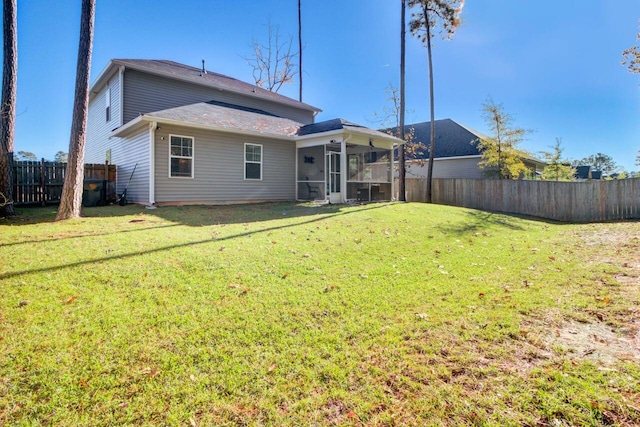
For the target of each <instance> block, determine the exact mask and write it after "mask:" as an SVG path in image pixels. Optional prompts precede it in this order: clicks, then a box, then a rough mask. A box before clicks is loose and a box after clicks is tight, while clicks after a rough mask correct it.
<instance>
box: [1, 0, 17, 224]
mask: <svg viewBox="0 0 640 427" xmlns="http://www.w3.org/2000/svg"><path fill="white" fill-rule="evenodd" d="M2 17H3V23H2V30H3V31H2V33H3V40H4V41H3V43H4V50H3V52H4V57H3V66H2V109H1V110H0V193H2V195H3V196H4V197H0V216H3V217H4V216H13V215H15V210H14V207H13V150H14V139H15V121H16V90H17V86H18V21H17V0H3V2H2Z"/></svg>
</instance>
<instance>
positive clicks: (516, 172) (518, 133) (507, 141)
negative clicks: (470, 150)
mask: <svg viewBox="0 0 640 427" xmlns="http://www.w3.org/2000/svg"><path fill="white" fill-rule="evenodd" d="M482 117H483V118H484V120H485V122H486V123H487V126H488V127H489V129H490V130H491V136H490V137H489V138H480V139H479V140H478V148H479V149H480V152H481V154H482V160H481V161H480V162H479V163H478V166H479V167H480V168H482V169H484V173H485V174H486V175H487V176H491V177H497V178H499V179H518V178H520V177H522V176H523V175H524V174H525V173H526V172H527V171H528V169H527V167H526V166H525V164H524V161H523V160H522V157H523V156H526V155H527V153H526V152H524V151H522V150H520V149H519V148H518V146H519V145H520V143H522V141H523V140H524V137H525V135H526V134H528V133H530V131H528V130H526V129H523V128H520V127H517V126H515V125H514V119H513V117H512V116H511V115H510V114H509V113H507V112H505V111H504V107H503V106H502V104H496V103H495V102H494V101H493V99H491V98H489V99H488V100H487V102H485V103H484V104H482Z"/></svg>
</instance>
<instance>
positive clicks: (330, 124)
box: [298, 119, 393, 139]
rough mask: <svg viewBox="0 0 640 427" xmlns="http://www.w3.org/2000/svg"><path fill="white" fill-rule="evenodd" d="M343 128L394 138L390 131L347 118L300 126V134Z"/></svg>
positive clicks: (373, 135) (379, 136) (378, 136)
mask: <svg viewBox="0 0 640 427" xmlns="http://www.w3.org/2000/svg"><path fill="white" fill-rule="evenodd" d="M341 129H342V130H347V131H354V132H358V133H360V134H365V135H369V136H371V137H376V138H385V139H389V138H393V136H392V135H390V134H388V133H385V132H380V131H377V130H373V129H370V128H368V127H366V126H362V125H359V124H357V123H354V122H350V121H348V120H345V119H331V120H325V121H323V122H318V123H312V124H308V125H304V126H302V127H301V128H300V131H299V132H298V135H299V136H304V135H313V134H316V133H322V132H329V131H333V130H341Z"/></svg>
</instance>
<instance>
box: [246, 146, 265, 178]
mask: <svg viewBox="0 0 640 427" xmlns="http://www.w3.org/2000/svg"><path fill="white" fill-rule="evenodd" d="M249 145H252V146H254V147H260V161H259V162H256V161H250V160H247V146H249ZM263 157H264V147H263V146H262V144H254V143H251V142H245V143H244V150H243V153H242V158H243V159H244V162H243V163H242V166H243V169H244V170H243V172H242V175H243V176H244V180H245V181H262V169H263V165H262V159H263ZM247 163H252V164H258V165H260V178H247Z"/></svg>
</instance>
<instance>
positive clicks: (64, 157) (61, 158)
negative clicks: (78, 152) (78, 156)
mask: <svg viewBox="0 0 640 427" xmlns="http://www.w3.org/2000/svg"><path fill="white" fill-rule="evenodd" d="M68 160H69V154H67V152H66V151H58V152H57V153H56V155H55V157H54V158H53V161H54V162H56V163H67V161H68Z"/></svg>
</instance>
